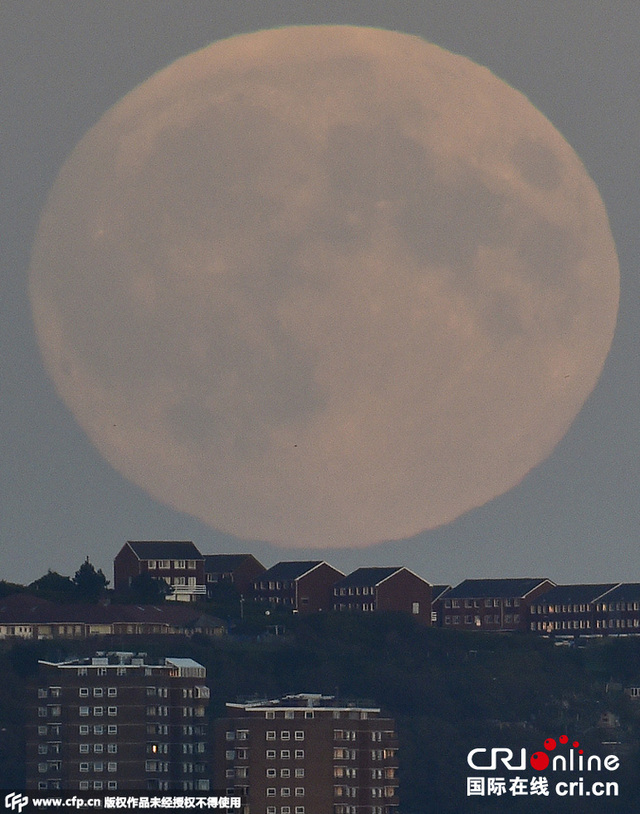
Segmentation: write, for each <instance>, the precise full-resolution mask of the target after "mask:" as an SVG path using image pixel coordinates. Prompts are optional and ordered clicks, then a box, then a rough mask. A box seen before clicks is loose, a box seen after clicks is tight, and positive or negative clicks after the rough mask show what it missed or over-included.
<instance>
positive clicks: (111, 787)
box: [107, 764, 118, 791]
mask: <svg viewBox="0 0 640 814" xmlns="http://www.w3.org/2000/svg"><path fill="white" fill-rule="evenodd" d="M109 765H111V764H109ZM116 766H117V764H116ZM109 771H111V769H109ZM107 788H108V789H109V791H115V789H117V788H118V781H117V780H109V782H108V783H107Z"/></svg>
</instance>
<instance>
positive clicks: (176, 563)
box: [173, 560, 187, 569]
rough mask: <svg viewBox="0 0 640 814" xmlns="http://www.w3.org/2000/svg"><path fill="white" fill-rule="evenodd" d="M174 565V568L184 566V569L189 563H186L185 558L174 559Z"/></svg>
mask: <svg viewBox="0 0 640 814" xmlns="http://www.w3.org/2000/svg"><path fill="white" fill-rule="evenodd" d="M173 567H174V568H183V569H184V568H186V567H187V564H186V561H185V560H174V563H173Z"/></svg>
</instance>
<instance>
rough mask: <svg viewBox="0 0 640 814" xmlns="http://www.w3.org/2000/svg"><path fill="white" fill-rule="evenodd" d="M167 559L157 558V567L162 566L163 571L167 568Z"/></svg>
mask: <svg viewBox="0 0 640 814" xmlns="http://www.w3.org/2000/svg"><path fill="white" fill-rule="evenodd" d="M169 567H170V565H169V560H158V568H162V569H164V570H165V571H168V570H169Z"/></svg>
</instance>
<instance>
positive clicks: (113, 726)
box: [107, 724, 118, 735]
mask: <svg viewBox="0 0 640 814" xmlns="http://www.w3.org/2000/svg"><path fill="white" fill-rule="evenodd" d="M107 733H108V734H109V735H117V734H118V725H117V724H109V726H108V727H107Z"/></svg>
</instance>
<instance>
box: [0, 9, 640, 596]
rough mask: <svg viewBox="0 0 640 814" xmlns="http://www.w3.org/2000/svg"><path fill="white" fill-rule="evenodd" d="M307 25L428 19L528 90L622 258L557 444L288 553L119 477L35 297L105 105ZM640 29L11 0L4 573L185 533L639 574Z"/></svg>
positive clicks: (209, 539) (508, 565)
mask: <svg viewBox="0 0 640 814" xmlns="http://www.w3.org/2000/svg"><path fill="white" fill-rule="evenodd" d="M307 6H309V8H307ZM312 6H313V7H314V9H315V10H313V9H311V7H312ZM310 23H348V24H356V25H370V26H377V27H381V28H388V29H392V30H398V31H403V32H406V33H411V34H417V35H420V36H422V37H424V38H425V39H427V40H430V41H432V42H434V43H437V44H438V45H440V46H442V47H445V48H447V49H449V50H452V51H454V52H457V53H460V54H463V55H465V56H467V57H469V58H471V59H473V60H475V61H476V62H479V63H480V64H483V65H486V66H487V67H489V68H490V69H491V70H492V71H493V72H494V73H495V74H497V75H498V76H499V77H500V78H502V79H503V80H505V81H507V82H508V83H509V84H511V85H512V86H513V87H515V88H516V89H518V90H520V91H521V92H523V93H525V94H526V95H527V96H528V97H529V99H530V100H531V101H532V102H533V103H534V104H535V105H536V106H537V107H538V108H539V109H540V110H541V111H542V112H543V113H544V114H545V115H546V116H547V117H548V118H549V119H550V120H551V122H553V124H554V125H555V126H556V127H557V128H558V129H559V130H560V132H561V133H562V134H563V135H564V136H565V138H566V139H567V140H568V141H569V143H570V144H571V145H572V146H573V148H574V149H575V150H576V152H577V153H578V155H579V156H580V157H581V159H582V161H583V163H584V164H585V166H586V167H587V169H588V171H589V173H590V174H591V176H592V178H593V179H594V181H595V183H596V185H597V186H598V188H599V190H600V193H601V195H602V198H603V200H604V202H605V205H606V207H607V210H608V213H609V218H610V222H611V228H612V231H613V235H614V238H615V240H616V243H617V247H618V255H619V260H620V270H621V301H620V313H619V322H618V329H617V333H616V336H615V339H614V343H613V347H612V351H611V353H610V356H609V358H608V360H607V363H606V365H605V369H604V373H603V375H602V377H601V379H600V382H599V384H598V386H597V387H596V390H595V391H594V393H593V394H592V396H591V397H590V398H589V400H588V401H587V403H586V405H585V407H584V408H583V410H582V411H581V413H580V414H579V416H578V417H577V419H576V420H575V422H574V424H573V425H572V427H571V429H570V431H569V433H568V434H567V435H566V437H565V438H564V440H563V441H562V442H561V443H560V444H559V445H558V447H557V448H556V450H555V451H554V453H553V454H552V455H551V457H550V458H549V459H548V460H547V461H546V462H544V463H543V464H541V465H540V466H539V467H538V468H537V469H535V470H534V471H533V472H531V473H530V474H529V475H528V476H527V477H526V478H525V480H524V481H523V482H522V483H521V484H520V485H519V486H518V487H516V488H514V489H512V490H511V491H510V492H508V493H507V494H505V495H503V496H502V497H500V498H497V499H496V500H494V501H492V502H491V503H489V504H487V505H485V506H484V507H482V508H480V509H476V510H473V511H471V512H469V513H467V514H466V515H464V516H462V517H461V518H459V519H458V520H457V521H456V522H454V523H451V524H449V525H448V526H445V527H442V528H439V529H436V530H435V531H431V532H428V533H424V534H421V535H419V536H418V537H416V538H414V539H411V540H406V541H401V542H395V543H387V544H382V545H379V546H376V547H374V548H369V549H365V550H359V551H344V550H335V551H326V552H325V551H322V550H312V551H309V550H304V551H295V550H287V551H283V550H279V549H277V548H275V547H272V546H269V545H267V544H265V543H260V542H253V543H247V542H243V541H239V540H235V539H234V538H231V537H229V536H225V535H222V534H219V533H216V532H215V531H213V530H212V529H210V528H208V527H207V526H205V525H203V524H201V523H199V522H198V521H195V520H193V519H192V518H190V517H188V516H186V515H182V514H179V513H177V512H174V511H172V510H170V509H168V508H166V507H165V506H163V505H161V504H159V503H157V502H155V501H153V500H152V499H151V498H149V497H148V496H147V495H146V494H145V493H144V492H143V491H142V490H141V489H139V488H138V487H136V486H133V485H132V484H131V483H129V482H128V481H126V480H124V479H123V478H122V477H121V476H120V475H119V474H118V473H117V472H115V471H114V470H113V469H112V468H111V467H110V466H109V465H108V464H107V463H106V462H105V461H104V460H103V459H102V457H101V456H100V455H99V453H98V452H97V451H96V450H95V448H94V447H93V446H92V445H91V443H90V442H89V441H88V439H87V438H86V436H85V435H84V433H83V432H82V430H81V429H80V428H79V426H78V425H77V424H76V422H75V420H74V418H73V416H72V415H71V413H70V412H69V411H68V409H67V408H66V407H65V405H64V404H63V403H62V401H61V400H60V399H59V397H58V396H57V394H56V392H55V389H54V386H53V384H52V382H51V381H50V380H49V378H48V376H47V374H46V372H45V370H44V367H43V365H42V362H41V359H40V355H39V350H38V347H37V343H36V338H35V333H34V329H33V323H32V320H31V313H30V305H29V300H28V294H27V270H28V267H29V260H30V251H31V246H32V242H33V237H34V233H35V230H36V228H37V225H38V221H39V216H40V213H41V211H42V208H43V206H44V203H45V200H46V196H47V193H48V191H49V189H50V188H51V186H52V184H53V182H54V180H55V178H56V175H57V173H58V171H59V170H60V168H61V166H62V164H63V163H64V161H65V159H66V158H67V156H68V155H69V153H70V152H71V150H72V149H73V147H74V145H75V144H76V143H77V142H78V140H79V139H80V138H81V137H82V136H83V134H84V133H85V132H86V131H87V130H88V129H89V128H90V127H91V126H92V125H93V124H95V122H96V121H97V120H98V119H99V118H100V116H101V115H102V114H103V113H104V112H105V111H106V110H107V109H108V108H109V107H110V106H111V105H113V104H114V103H115V102H117V101H118V99H120V98H121V97H122V96H123V95H124V94H125V93H127V92H128V91H129V90H131V89H132V88H133V87H135V86H136V85H137V84H138V83H140V82H142V81H143V80H145V79H146V78H148V77H149V76H150V75H151V74H153V73H154V72H155V71H157V70H158V69H160V68H162V67H164V66H166V65H167V64H169V63H170V62H171V61H173V60H174V59H176V58H177V57H179V56H182V55H184V54H187V53H189V52H190V51H193V50H195V49H197V48H199V47H202V46H204V45H206V44H208V43H209V42H211V41H213V40H217V39H221V38H223V37H227V36H230V35H233V34H236V33H242V32H250V31H255V30H258V29H261V28H266V27H274V26H280V25H286V24H310ZM639 37H640V6H638V4H637V3H636V2H634V0H620V2H616V3H611V4H603V3H601V2H599V0H575V2H562V1H561V2H536V3H531V2H513V0H512V1H511V2H491V0H478V2H473V1H472V0H469V1H468V2H456V0H451V1H450V2H447V3H442V2H429V1H428V0H420V2H400V1H398V2H396V1H395V0H385V2H371V0H367V2H358V1H357V0H354V2H350V3H348V4H342V3H328V4H327V3H323V4H305V3H300V2H278V1H277V0H269V1H268V2H261V0H253V2H233V3H229V2H226V0H224V1H221V2H215V1H214V2H188V1H187V2H182V1H181V2H177V0H174V1H173V2H158V0H154V2H145V1H144V0H138V1H137V2H135V3H131V2H129V0H126V2H118V1H117V0H116V2H108V3H107V2H95V3H86V2H84V0H82V2H73V0H64V2H57V1H56V0H48V2H46V3H43V2H29V0H21V2H6V0H5V2H2V3H0V60H1V63H0V77H2V79H1V81H0V93H1V99H0V117H1V118H0V133H1V136H0V138H1V144H2V149H1V155H0V161H1V164H0V167H1V172H2V179H1V180H2V186H1V188H2V190H3V192H2V203H1V204H0V207H1V209H0V212H1V217H2V226H3V228H2V232H1V234H2V236H3V237H2V251H1V252H0V258H1V259H0V262H1V263H2V275H1V282H0V285H1V288H0V294H1V296H0V308H1V309H2V313H1V314H0V331H1V334H0V336H1V340H0V342H1V348H2V355H1V361H0V364H1V365H2V371H1V372H0V411H1V412H0V416H1V422H0V432H1V433H2V437H1V440H0V450H2V453H1V458H0V472H1V479H0V483H1V484H2V502H1V505H0V578H4V579H9V580H16V581H21V582H29V581H31V580H33V579H35V578H37V577H38V576H40V575H41V574H43V573H44V572H45V571H46V570H47V568H51V569H54V570H58V571H60V572H61V573H73V572H74V571H75V570H76V569H77V567H78V566H79V565H80V563H81V562H82V560H83V559H84V558H85V556H89V557H90V559H91V560H92V561H93V562H94V564H95V565H96V566H99V567H101V568H103V570H105V572H107V573H110V572H111V563H112V559H113V556H114V555H115V553H116V552H117V551H118V550H119V549H120V547H121V546H122V544H123V543H124V541H125V540H127V539H191V540H193V541H194V542H195V543H196V545H198V546H199V547H200V549H201V550H202V551H204V552H206V553H212V552H234V551H242V550H250V551H252V552H253V553H255V554H256V555H257V556H258V557H259V558H260V559H262V560H263V561H264V563H265V564H266V565H270V564H272V563H274V562H276V561H277V560H279V559H294V558H296V557H298V556H301V557H304V558H305V559H308V558H309V557H311V556H313V557H315V556H318V557H326V558H327V559H328V560H329V561H330V562H331V563H332V564H334V565H335V566H336V567H339V568H342V569H343V570H345V571H348V570H350V569H352V568H355V567H357V566H359V565H406V566H408V567H410V568H412V569H413V570H414V571H416V572H417V573H419V574H421V575H422V576H424V577H425V578H426V579H428V580H430V581H432V582H452V583H456V582H457V581H459V580H461V579H463V578H465V577H481V576H545V577H549V578H550V579H553V580H555V581H557V582H568V581H606V580H625V581H636V580H639V579H640V553H639V547H638V538H639V534H640V531H639V523H638V520H639V514H640V508H639V507H640V500H639V497H640V494H639V492H640V486H639V484H640V478H639V477H638V475H639V474H640V473H639V468H640V467H639V464H638V461H639V459H640V456H639V452H640V426H639V425H640V421H639V406H638V405H639V404H640V399H639V396H640V375H639V371H640V365H639V364H638V344H639V341H638V335H639V327H640V326H639V324H638V323H639V316H640V311H639V306H638V303H639V302H640V297H639V294H640V292H639V290H638V288H639V285H638V269H637V265H638V261H637V258H638V257H639V256H640V252H639V251H638V249H639V248H640V246H639V243H640V236H639V234H640V233H639V230H638V212H639V209H640V207H639V203H640V184H639V180H640V179H639V178H638V175H639V174H640V173H639V168H640V146H639V145H640V98H639V96H640V51H639V49H638V47H637V43H638V40H639Z"/></svg>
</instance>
